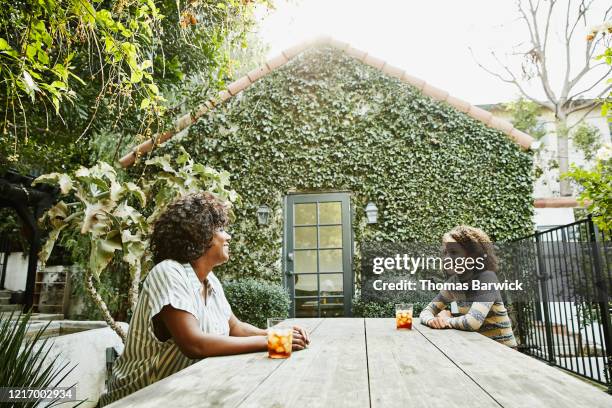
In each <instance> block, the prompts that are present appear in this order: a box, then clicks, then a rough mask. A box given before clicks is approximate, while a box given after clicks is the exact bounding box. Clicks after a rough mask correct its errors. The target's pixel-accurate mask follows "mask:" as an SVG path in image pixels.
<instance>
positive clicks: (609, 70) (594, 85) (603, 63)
mask: <svg viewBox="0 0 612 408" xmlns="http://www.w3.org/2000/svg"><path fill="white" fill-rule="evenodd" d="M601 65H607V64H606V63H605V62H601V63H599V64H597V65H594V66H593V67H591V69H594V68H596V67H599V66H601ZM611 72H612V67H610V69H608V71H607V72H606V73H605V74H604V75H603V76H602V77H601V78H599V79H598V80H597V81H595V82H594V83H593V85H591V86H590V87H588V88H587V89H585V90H584V91H580V92H578V93H576V94H574V95H572V96H570V97H568V98H567V99H568V101H569V100H572V99H574V98H576V97H577V96H578V95H582V94H583V93H586V92H589V91H590V90H591V89H593V88H595V87H596V86H597V85H599V84H600V83H601V81H603V80H604V79H606V77H607V76H608V75H609V74H610V73H611Z"/></svg>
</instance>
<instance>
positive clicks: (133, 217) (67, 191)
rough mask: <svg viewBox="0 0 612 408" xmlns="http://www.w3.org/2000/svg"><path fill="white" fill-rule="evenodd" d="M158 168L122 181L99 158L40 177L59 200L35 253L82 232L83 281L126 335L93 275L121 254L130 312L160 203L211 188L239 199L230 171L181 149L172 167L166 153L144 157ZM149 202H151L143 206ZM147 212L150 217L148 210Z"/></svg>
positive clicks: (161, 207)
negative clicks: (55, 186) (57, 192)
mask: <svg viewBox="0 0 612 408" xmlns="http://www.w3.org/2000/svg"><path fill="white" fill-rule="evenodd" d="M147 164H148V165H150V166H151V167H152V168H155V169H159V172H157V173H153V174H151V177H152V178H151V179H149V180H145V179H140V185H137V184H135V183H133V182H123V181H120V180H119V179H118V177H117V172H116V171H115V169H114V168H113V167H111V166H110V165H109V164H107V163H105V162H100V163H98V164H97V165H95V166H93V167H91V168H85V167H81V168H80V169H79V170H77V171H76V172H75V173H74V174H73V175H68V174H62V173H52V174H46V175H43V176H40V177H38V178H37V179H36V180H35V181H34V184H37V183H56V184H58V185H59V188H60V193H61V196H62V197H63V198H66V199H71V200H75V201H73V202H70V203H66V202H64V201H63V200H62V201H60V202H59V203H57V204H56V205H55V206H53V207H52V208H50V209H49V210H48V211H47V212H46V213H45V214H44V216H43V217H42V218H41V222H42V223H43V224H44V225H46V226H47V227H48V228H49V229H50V231H49V237H48V238H47V240H46V242H45V244H44V245H43V247H42V249H41V251H40V254H39V257H40V259H41V261H42V262H45V261H46V260H47V259H48V258H49V255H50V253H51V251H52V249H53V247H54V245H55V242H56V241H57V239H58V237H59V236H60V234H61V233H62V231H64V230H67V232H68V234H75V233H76V232H78V233H79V234H80V235H81V236H86V237H87V240H86V241H85V242H82V243H83V244H85V245H86V246H87V248H88V249H87V251H88V253H89V260H88V262H87V264H86V265H84V269H85V271H86V272H85V274H84V278H85V285H86V288H87V291H88V293H89V295H90V296H91V298H92V300H93V301H94V302H95V303H96V305H97V306H98V308H99V309H100V311H101V312H102V314H103V316H104V318H105V320H106V322H107V323H108V324H109V326H111V327H112V328H113V330H115V332H117V334H118V335H119V336H120V337H121V338H122V339H124V340H125V336H126V335H125V333H124V332H123V330H122V328H121V326H119V325H118V324H117V323H116V322H115V320H114V319H113V318H112V316H111V314H110V312H109V311H108V308H107V306H106V303H105V302H104V300H103V299H102V298H101V296H100V295H99V293H98V292H97V290H96V288H95V285H94V280H96V281H99V278H100V274H101V273H102V272H103V271H105V270H106V268H107V266H108V265H109V264H110V263H111V261H112V260H113V258H114V257H115V256H119V255H118V254H120V256H121V260H122V262H124V263H125V264H126V265H127V266H128V269H129V273H130V277H131V285H130V290H129V292H128V301H129V304H130V306H131V308H132V311H133V310H134V309H135V308H136V304H137V301H138V285H139V283H140V278H141V274H142V268H143V265H150V264H151V259H150V254H149V253H147V252H146V248H147V244H148V239H149V236H150V233H151V230H150V228H151V225H152V224H153V223H154V221H155V219H156V218H157V217H158V216H159V214H160V213H161V212H162V211H163V210H164V208H165V207H166V206H167V205H168V204H169V203H171V202H172V201H174V200H175V199H176V198H177V197H179V196H181V195H183V194H187V193H190V192H197V191H204V190H209V191H211V192H213V193H216V194H217V195H218V196H220V197H221V198H222V199H227V200H229V201H230V202H234V201H236V200H237V198H238V197H237V195H236V193H235V192H234V191H231V190H227V189H226V187H228V185H229V174H228V173H227V172H217V171H216V170H214V169H212V168H210V167H206V166H204V165H202V164H199V163H195V162H194V161H193V160H192V159H191V157H190V156H189V155H188V154H187V153H186V152H184V151H182V153H181V154H180V155H179V156H178V157H177V158H176V164H177V165H178V166H179V167H178V168H177V169H175V168H174V167H173V166H172V163H171V161H170V158H169V157H157V158H155V159H153V160H150V161H148V162H147ZM148 202H153V203H154V204H153V205H151V206H149V207H147V203H148ZM146 214H148V216H147V215H146Z"/></svg>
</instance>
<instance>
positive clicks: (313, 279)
mask: <svg viewBox="0 0 612 408" xmlns="http://www.w3.org/2000/svg"><path fill="white" fill-rule="evenodd" d="M317 290H318V288H317V275H316V274H314V273H312V274H306V275H295V296H317Z"/></svg>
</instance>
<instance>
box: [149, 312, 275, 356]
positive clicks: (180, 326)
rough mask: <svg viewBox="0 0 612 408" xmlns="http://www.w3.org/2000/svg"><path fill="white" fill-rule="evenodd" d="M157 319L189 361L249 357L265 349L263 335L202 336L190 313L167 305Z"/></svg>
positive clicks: (266, 345) (266, 343)
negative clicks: (248, 354) (216, 357)
mask: <svg viewBox="0 0 612 408" xmlns="http://www.w3.org/2000/svg"><path fill="white" fill-rule="evenodd" d="M159 315H160V317H161V320H162V322H163V323H164V325H165V326H166V328H167V330H168V332H169V333H170V336H171V337H172V338H173V339H174V342H175V343H176V345H177V346H178V348H179V349H180V350H181V352H182V353H183V354H184V355H185V356H186V357H188V358H192V359H198V358H204V357H213V356H225V355H231V354H242V353H251V352H254V351H265V350H267V348H268V339H267V338H266V336H265V335H255V336H248V337H232V336H221V335H217V334H207V333H204V332H202V330H201V329H200V325H199V323H198V321H197V319H196V318H195V317H194V316H193V315H192V314H191V313H189V312H186V311H184V310H180V309H175V308H173V307H172V306H170V305H166V306H164V307H163V309H162V310H161V312H160V313H159ZM264 334H265V333H264Z"/></svg>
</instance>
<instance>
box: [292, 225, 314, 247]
mask: <svg viewBox="0 0 612 408" xmlns="http://www.w3.org/2000/svg"><path fill="white" fill-rule="evenodd" d="M293 230H294V231H295V241H294V245H295V248H316V247H317V227H295V228H294V229H293Z"/></svg>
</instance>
